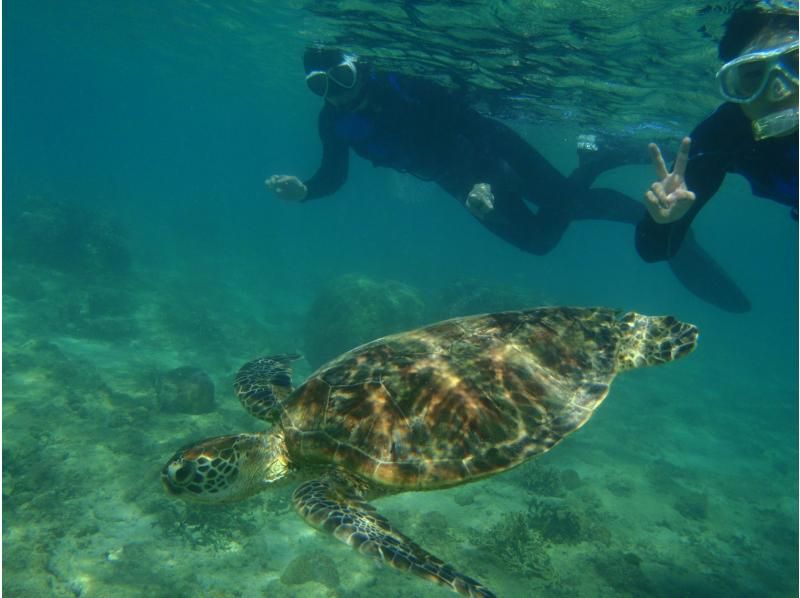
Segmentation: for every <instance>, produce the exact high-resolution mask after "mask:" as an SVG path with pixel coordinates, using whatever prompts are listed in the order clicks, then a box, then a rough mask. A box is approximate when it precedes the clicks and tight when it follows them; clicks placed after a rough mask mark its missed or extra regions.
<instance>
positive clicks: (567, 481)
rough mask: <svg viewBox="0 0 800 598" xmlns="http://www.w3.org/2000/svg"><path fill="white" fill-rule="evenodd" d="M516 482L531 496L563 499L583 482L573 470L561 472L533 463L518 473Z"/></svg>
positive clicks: (521, 468)
mask: <svg viewBox="0 0 800 598" xmlns="http://www.w3.org/2000/svg"><path fill="white" fill-rule="evenodd" d="M515 475H516V477H515V478H514V480H515V482H516V483H517V484H519V485H520V486H521V487H522V488H524V489H525V490H526V491H527V492H529V493H531V494H536V495H539V496H551V497H562V496H565V495H566V493H567V492H568V491H570V490H574V489H575V488H577V487H578V486H580V483H581V480H580V476H579V475H578V473H577V472H576V471H575V470H573V469H567V470H563V471H562V470H559V469H554V468H552V467H547V466H545V465H541V464H539V463H536V462H534V463H531V464H530V465H528V466H526V467H520V468H519V469H518V470H517V471H516V474H515Z"/></svg>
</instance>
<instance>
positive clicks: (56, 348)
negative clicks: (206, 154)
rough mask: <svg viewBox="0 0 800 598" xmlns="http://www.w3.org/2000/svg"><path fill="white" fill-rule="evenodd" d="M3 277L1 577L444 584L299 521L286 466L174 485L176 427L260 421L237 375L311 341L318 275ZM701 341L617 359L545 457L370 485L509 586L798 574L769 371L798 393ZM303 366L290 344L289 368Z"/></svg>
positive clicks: (787, 440)
mask: <svg viewBox="0 0 800 598" xmlns="http://www.w3.org/2000/svg"><path fill="white" fill-rule="evenodd" d="M4 278H5V280H4V283H5V284H4V288H5V289H6V293H5V295H4V297H3V316H4V322H3V323H4V339H3V341H4V342H3V592H4V595H6V596H10V597H12V596H13V597H35V598H39V597H42V596H54V597H62V596H64V597H73V596H80V597H89V598H91V597H95V596H96V597H110V596H113V597H115V598H117V597H129V596H130V597H138V596H165V597H166V596H171V597H174V596H206V597H220V598H221V597H251V596H264V595H269V596H277V597H284V596H285V597H295V596H296V597H303V598H305V597H314V596H320V597H322V596H325V597H334V596H339V597H345V596H347V597H358V596H363V597H366V596H377V595H380V596H390V597H398V598H400V597H417V596H447V595H449V594H448V592H447V591H445V590H443V589H439V588H436V587H434V586H432V585H430V584H427V583H425V582H423V581H421V580H418V579H416V578H414V577H412V576H408V575H404V574H401V573H398V572H395V571H392V570H388V569H385V568H383V567H380V566H378V565H376V564H374V563H372V562H371V561H369V560H367V559H365V558H363V557H360V556H359V555H358V554H356V553H355V552H354V551H352V550H351V549H349V548H347V547H346V546H344V545H341V544H339V543H338V542H336V541H335V540H333V539H331V538H329V537H327V536H325V535H323V534H321V533H319V532H316V531H314V530H312V529H310V528H309V527H307V526H306V525H305V524H304V523H303V522H302V521H301V520H300V519H299V517H297V516H296V515H295V514H294V512H293V510H292V508H291V505H290V502H289V497H290V494H291V488H285V489H281V490H279V491H277V492H275V493H263V494H261V495H259V496H256V497H253V498H251V499H249V500H247V501H245V502H243V503H240V504H235V505H226V506H216V507H209V506H205V507H204V506H194V505H187V504H184V503H181V502H178V501H176V500H173V499H170V498H169V497H168V496H167V495H166V494H165V493H164V491H163V489H162V487H161V484H160V482H159V472H160V468H161V467H162V465H163V464H164V462H165V461H166V460H167V459H168V458H169V457H170V455H171V454H172V453H173V452H174V451H175V450H176V449H177V448H179V447H180V446H182V445H183V444H186V443H188V442H191V441H193V440H196V439H200V438H203V437H207V436H214V435H220V434H224V433H231V432H236V431H245V430H249V431H253V430H258V429H260V428H261V423H260V422H259V421H257V420H254V419H252V418H250V417H249V416H248V415H247V414H246V413H244V412H243V410H242V409H241V408H240V407H239V404H238V401H236V399H235V398H234V396H233V393H232V391H231V383H232V378H233V375H234V373H235V372H236V369H237V368H238V367H239V366H240V365H241V364H242V363H244V362H245V361H247V360H248V359H251V358H253V357H256V356H258V355H262V354H269V353H279V352H287V351H294V350H302V349H303V347H302V344H301V343H299V342H298V338H299V337H301V336H302V335H301V330H303V327H304V326H305V321H304V318H305V314H306V312H307V310H308V306H309V304H310V303H311V298H310V297H285V298H278V299H276V298H274V297H273V302H274V305H270V306H267V307H265V306H263V305H261V304H260V303H259V301H257V300H256V299H255V298H253V297H251V296H248V294H246V293H243V292H241V290H238V289H235V288H224V287H220V286H219V285H216V286H214V290H213V291H209V288H210V287H209V286H206V285H204V284H203V283H200V282H198V283H197V285H198V287H197V289H195V288H193V287H192V284H187V282H186V281H185V280H182V279H180V277H178V276H173V277H171V278H170V277H167V278H163V276H162V278H160V279H158V281H156V280H157V279H156V278H155V277H141V276H139V277H135V278H133V279H128V280H126V281H114V280H110V279H109V280H106V281H105V282H102V283H98V282H92V283H84V284H76V283H75V280H74V279H73V278H71V277H70V276H68V275H65V274H57V273H55V272H53V271H50V270H47V271H45V270H42V269H41V268H39V267H36V266H32V265H22V264H16V265H15V264H6V268H5V273H4ZM201 289H202V290H201ZM701 343H702V339H701ZM701 346H702V345H701ZM694 357H695V356H690V357H689V358H687V359H686V360H684V361H682V362H679V363H675V364H670V365H668V366H664V367H659V368H653V369H649V370H643V371H636V372H630V373H625V374H623V375H621V376H620V377H619V378H618V379H617V380H616V382H615V385H614V386H613V387H612V390H611V393H610V396H609V398H608V399H607V400H606V402H605V403H604V404H603V405H602V406H601V408H600V409H599V411H598V413H597V414H596V415H595V417H594V418H593V419H592V421H590V422H589V423H588V424H587V425H586V426H585V427H584V428H582V429H581V430H580V431H578V432H577V433H576V434H575V435H574V436H572V437H570V438H568V439H567V440H566V441H564V443H563V444H561V445H559V446H558V447H557V448H556V449H554V450H553V451H552V452H550V453H548V454H546V455H544V456H543V457H541V458H540V459H538V460H536V461H535V462H531V463H528V464H525V465H523V466H521V467H519V468H518V469H516V470H513V471H511V472H508V473H506V474H504V475H501V476H497V477H495V478H492V479H489V480H486V481H482V482H478V483H474V484H470V485H466V486H462V487H458V488H454V489H451V490H446V491H438V492H429V493H409V494H403V495H398V496H394V497H389V498H386V499H382V500H379V501H376V502H375V504H376V506H377V507H378V508H379V509H380V510H381V512H382V513H383V514H384V515H386V516H387V517H388V518H389V519H390V520H391V521H393V522H394V523H395V524H396V525H397V526H398V527H399V528H400V529H401V530H402V531H403V532H404V533H406V534H407V535H409V536H411V537H412V538H414V539H415V540H416V541H417V542H418V543H419V544H421V545H422V546H424V547H425V548H427V549H428V550H430V551H431V552H432V553H434V554H435V555H437V556H439V557H440V558H442V559H444V560H446V561H447V562H449V563H451V564H452V565H453V566H454V567H455V568H456V569H457V570H459V571H461V572H463V573H465V574H467V575H469V576H471V577H475V578H477V579H479V580H480V581H482V582H483V583H485V584H486V585H487V586H488V587H490V588H491V589H492V590H493V591H494V592H496V593H497V594H498V595H499V596H503V597H510V598H516V597H524V596H572V597H574V596H585V597H598V596H665V597H666V596H670V597H671V596H698V597H699V596H702V597H704V598H708V597H714V596H720V597H722V596H725V597H731V596H794V595H797V590H798V587H797V579H798V558H797V556H798V554H797V546H798V534H797V525H798V521H797V512H798V504H797V485H798V467H797V430H796V428H797V414H796V413H797V412H796V400H797V397H796V394H795V393H796V389H795V390H794V391H793V390H792V389H793V388H795V387H794V382H792V381H788V382H786V381H767V382H765V383H764V385H762V388H763V389H764V393H765V396H768V397H769V400H770V401H771V403H770V404H771V405H782V404H785V408H782V407H771V408H770V409H769V412H768V413H767V414H765V415H764V417H762V418H758V419H756V418H753V417H751V415H752V414H753V413H755V412H756V410H753V411H749V409H750V407H749V405H750V403H749V402H748V398H747V397H739V398H734V399H732V398H731V395H732V393H733V392H734V389H736V388H737V387H739V388H741V387H742V386H743V385H744V386H745V387H746V388H750V387H752V386H755V384H756V383H755V382H750V383H749V384H750V386H747V384H745V383H743V382H742V381H741V380H737V379H736V376H737V368H736V364H735V363H733V364H730V365H731V369H730V371H729V373H728V375H727V376H726V377H724V378H723V379H720V378H721V377H719V376H711V375H710V374H709V373H708V370H707V369H704V368H702V367H700V365H699V364H694V363H693V361H692V360H693V359H694ZM701 363H702V361H701ZM179 366H194V367H197V368H200V369H202V370H203V371H204V372H206V373H207V374H208V376H209V377H210V379H211V380H212V381H213V383H214V386H215V389H216V393H215V396H216V398H215V401H216V405H217V407H216V409H214V410H212V411H209V412H206V413H199V414H190V413H183V412H179V411H169V410H165V409H164V408H163V403H162V402H161V398H160V394H159V393H160V390H159V389H160V388H162V387H161V386H159V380H163V373H164V372H166V371H168V370H171V369H173V368H177V367H179ZM310 369H311V367H310V365H309V364H307V363H305V362H300V363H299V365H298V368H297V371H296V372H295V377H296V382H297V381H298V380H301V379H302V378H303V376H305V375H307V374H308V373H309V371H310ZM712 382H716V383H712ZM770 385H771V386H770ZM776 394H777V395H779V396H775V395H776ZM780 395H782V396H780ZM751 399H752V401H759V400H765V399H764V398H763V397H751Z"/></svg>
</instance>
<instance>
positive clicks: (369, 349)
mask: <svg viewBox="0 0 800 598" xmlns="http://www.w3.org/2000/svg"><path fill="white" fill-rule="evenodd" d="M620 317H621V312H617V311H614V310H611V309H588V308H539V309H534V310H527V311H515V312H503V313H496V314H487V315H481V316H471V317H465V318H456V319H452V320H447V321H445V322H441V323H437V324H434V325H432V326H428V327H425V328H420V329H417V330H413V331H410V332H405V333H401V334H396V335H393V336H388V337H385V338H382V339H378V340H376V341H373V342H371V343H368V344H366V345H362V346H360V347H358V348H356V349H353V350H352V351H349V352H347V353H344V354H343V355H342V356H340V357H339V358H337V359H335V360H334V361H332V362H330V363H328V364H327V365H325V366H323V367H322V368H320V369H319V370H317V371H316V372H315V373H314V374H313V375H312V376H311V377H310V378H309V379H308V380H307V381H306V382H305V383H304V384H303V385H302V386H299V387H298V388H297V389H295V391H294V392H293V393H292V394H291V395H290V396H289V397H287V398H286V400H285V402H284V403H283V406H284V411H283V414H282V420H281V424H282V427H283V429H284V433H285V437H286V442H287V448H288V450H289V453H290V455H291V458H292V460H293V462H294V463H295V464H296V465H301V464H303V465H309V464H313V463H326V464H330V463H333V464H336V465H338V466H341V467H343V468H344V469H347V470H349V471H352V472H353V473H356V474H358V475H360V476H363V477H364V478H366V479H368V480H372V481H373V482H377V483H379V484H382V485H386V486H390V487H393V488H403V489H412V488H417V489H421V488H438V487H446V486H452V485H456V484H460V483H463V482H465V481H470V480H474V479H477V478H480V477H483V476H486V475H490V474H493V473H497V472H500V471H503V470H506V469H509V468H511V467H514V466H516V465H518V464H520V463H522V462H523V461H525V460H526V459H529V458H530V457H533V456H535V455H538V454H541V453H544V452H545V451H548V450H549V449H551V448H552V447H553V446H554V445H555V444H556V443H558V442H559V441H560V440H561V439H563V438H564V437H565V436H566V435H568V434H570V433H571V432H573V431H575V430H576V429H578V428H579V427H580V426H581V425H583V424H584V423H585V422H586V421H587V420H588V419H589V417H590V416H591V415H592V413H593V411H594V410H595V408H596V407H597V406H598V405H599V404H600V403H601V402H602V400H603V399H604V398H605V397H606V394H607V393H608V387H609V384H610V382H611V380H612V379H613V378H614V376H615V374H616V369H617V365H616V364H617V359H616V355H617V350H618V346H619V340H620V337H621V336H623V334H622V333H621V332H620V326H619V322H620Z"/></svg>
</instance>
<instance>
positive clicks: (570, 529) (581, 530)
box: [525, 498, 611, 545]
mask: <svg viewBox="0 0 800 598" xmlns="http://www.w3.org/2000/svg"><path fill="white" fill-rule="evenodd" d="M601 520H602V517H601V516H600V514H599V513H597V512H596V511H594V510H586V509H583V508H581V507H580V506H579V505H577V504H573V503H571V502H570V501H566V500H558V499H556V500H553V499H547V500H541V499H538V498H534V499H532V500H530V501H529V502H528V512H527V514H526V519H525V521H526V524H527V525H529V526H530V527H532V528H534V529H536V530H539V532H541V534H542V536H544V537H545V538H546V539H547V540H548V541H550V542H552V543H553V544H578V543H580V542H590V541H596V542H600V543H602V544H606V545H607V544H609V543H610V541H611V533H610V532H609V530H608V528H606V527H605V526H604V525H603V524H601V523H600V521H601Z"/></svg>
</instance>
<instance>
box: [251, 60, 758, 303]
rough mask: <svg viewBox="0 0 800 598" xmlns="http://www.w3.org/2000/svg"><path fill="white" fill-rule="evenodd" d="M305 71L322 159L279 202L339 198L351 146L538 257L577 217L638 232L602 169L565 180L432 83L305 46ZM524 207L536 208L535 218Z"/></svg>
mask: <svg viewBox="0 0 800 598" xmlns="http://www.w3.org/2000/svg"><path fill="white" fill-rule="evenodd" d="M304 66H305V71H306V82H307V84H308V86H309V88H310V89H311V91H313V92H314V93H316V94H317V95H320V96H322V97H323V98H324V99H325V105H324V107H323V108H322V111H321V112H320V115H319V134H320V138H321V140H322V146H323V152H322V162H321V165H320V167H319V169H318V170H317V172H316V173H315V174H314V175H313V176H312V177H311V178H310V179H308V180H307V181H306V182H305V183H304V182H303V181H301V180H300V179H298V178H297V177H294V176H287V175H274V176H272V177H270V178H269V179H267V181H266V185H267V187H268V188H270V189H271V190H273V191H274V192H275V193H277V194H278V196H279V197H282V198H283V199H288V200H293V201H307V200H309V199H315V198H319V197H323V196H326V195H330V194H332V193H334V192H335V191H336V190H338V189H339V188H340V187H341V186H342V185H343V184H344V182H345V181H346V179H347V172H348V163H349V149H350V148H352V149H353V150H354V151H355V152H356V153H357V154H359V155H360V156H362V157H363V158H365V159H367V160H370V161H371V162H372V163H373V164H374V165H375V166H385V167H389V168H393V169H395V170H398V171H401V172H407V173H409V174H412V175H414V176H417V177H419V178H421V179H424V180H428V181H433V182H435V183H437V184H438V185H439V186H440V187H442V188H443V189H444V190H445V191H447V192H448V193H449V194H450V195H451V196H452V197H454V198H455V199H456V200H457V201H458V202H459V203H461V204H462V205H464V206H465V207H466V208H467V209H468V210H470V212H471V213H472V214H473V215H474V216H475V217H476V218H478V220H479V221H480V222H481V223H482V224H483V225H484V226H485V227H486V228H487V229H489V230H490V231H492V232H493V233H494V234H496V235H498V236H499V237H501V238H502V239H504V240H506V241H507V242H509V243H511V244H513V245H515V246H516V247H518V248H519V249H522V250H523V251H526V252H529V253H533V254H537V255H543V254H545V253H547V252H548V251H550V250H551V249H552V248H553V247H555V246H556V245H557V243H558V242H559V240H560V239H561V237H562V235H563V233H564V231H565V230H566V228H567V227H568V225H569V223H570V222H571V221H573V220H583V219H594V220H610V221H616V222H624V223H629V224H631V225H634V224H636V222H638V221H639V220H641V219H642V217H643V216H644V215H645V210H644V207H643V206H642V204H641V203H639V202H637V201H634V200H633V199H631V198H629V197H627V196H625V195H623V194H621V193H618V192H616V191H612V190H609V189H589V188H588V187H589V185H591V183H592V182H593V180H594V177H595V176H596V174H599V172H596V173H592V174H590V175H586V174H582V173H580V172H579V170H580V168H579V169H578V170H576V172H575V173H573V175H570V177H565V176H564V175H562V174H561V173H560V172H559V171H558V170H557V169H556V168H555V167H553V166H552V165H551V164H550V163H549V162H548V161H547V160H546V159H545V158H544V157H543V156H542V155H541V154H540V153H539V152H538V151H536V150H535V149H534V148H533V147H531V146H530V145H529V144H528V143H527V142H526V141H525V140H524V139H523V138H522V137H520V136H519V135H518V134H517V133H515V132H514V131H512V130H511V129H510V128H509V127H507V126H506V125H504V124H502V123H500V122H498V121H495V120H493V119H490V118H487V117H485V116H482V115H480V114H479V113H478V112H477V111H475V110H474V109H472V108H471V107H470V106H469V105H468V104H467V103H466V102H464V101H463V100H461V99H460V98H459V97H458V95H457V94H455V93H453V92H451V91H450V90H448V89H445V88H443V87H441V86H439V85H437V84H435V83H433V82H430V81H427V80H424V79H420V78H416V77H406V76H403V75H400V74H397V73H387V72H381V71H378V70H375V69H372V68H370V67H369V66H368V65H365V64H364V63H358V62H357V60H356V58H355V57H352V56H349V55H346V54H344V53H342V52H341V51H340V50H335V49H330V48H320V47H312V48H310V49H308V50H307V51H306V53H305V55H304ZM578 181H580V182H578ZM526 201H529V202H531V203H533V204H534V205H536V207H537V211H536V213H534V212H533V211H531V210H530V209H529V208H528V206H527V205H526V204H525V202H526ZM695 249H696V251H695V252H694V256H695V260H694V261H695V262H696V263H703V264H705V265H706V273H707V278H708V279H713V280H715V281H717V284H716V287H717V288H720V289H724V290H725V299H724V300H723V304H724V303H726V302H728V297H731V296H733V297H742V298H743V295H741V292H740V291H739V290H738V289H737V288H736V285H735V284H734V283H733V282H732V281H730V279H729V278H728V277H727V276H726V275H725V273H724V272H723V271H722V270H721V269H720V268H719V266H717V265H716V264H715V263H714V262H713V260H711V258H710V257H709V256H708V255H707V254H705V253H704V252H703V251H702V250H701V249H700V248H699V247H697V246H696V247H695ZM690 290H691V289H690ZM718 304H719V303H718ZM741 304H747V300H746V299H743V301H740V302H739V304H738V305H735V306H734V308H733V311H742V309H740V308H739V305H741ZM722 307H723V308H725V309H730V305H722ZM748 307H749V306H748Z"/></svg>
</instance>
